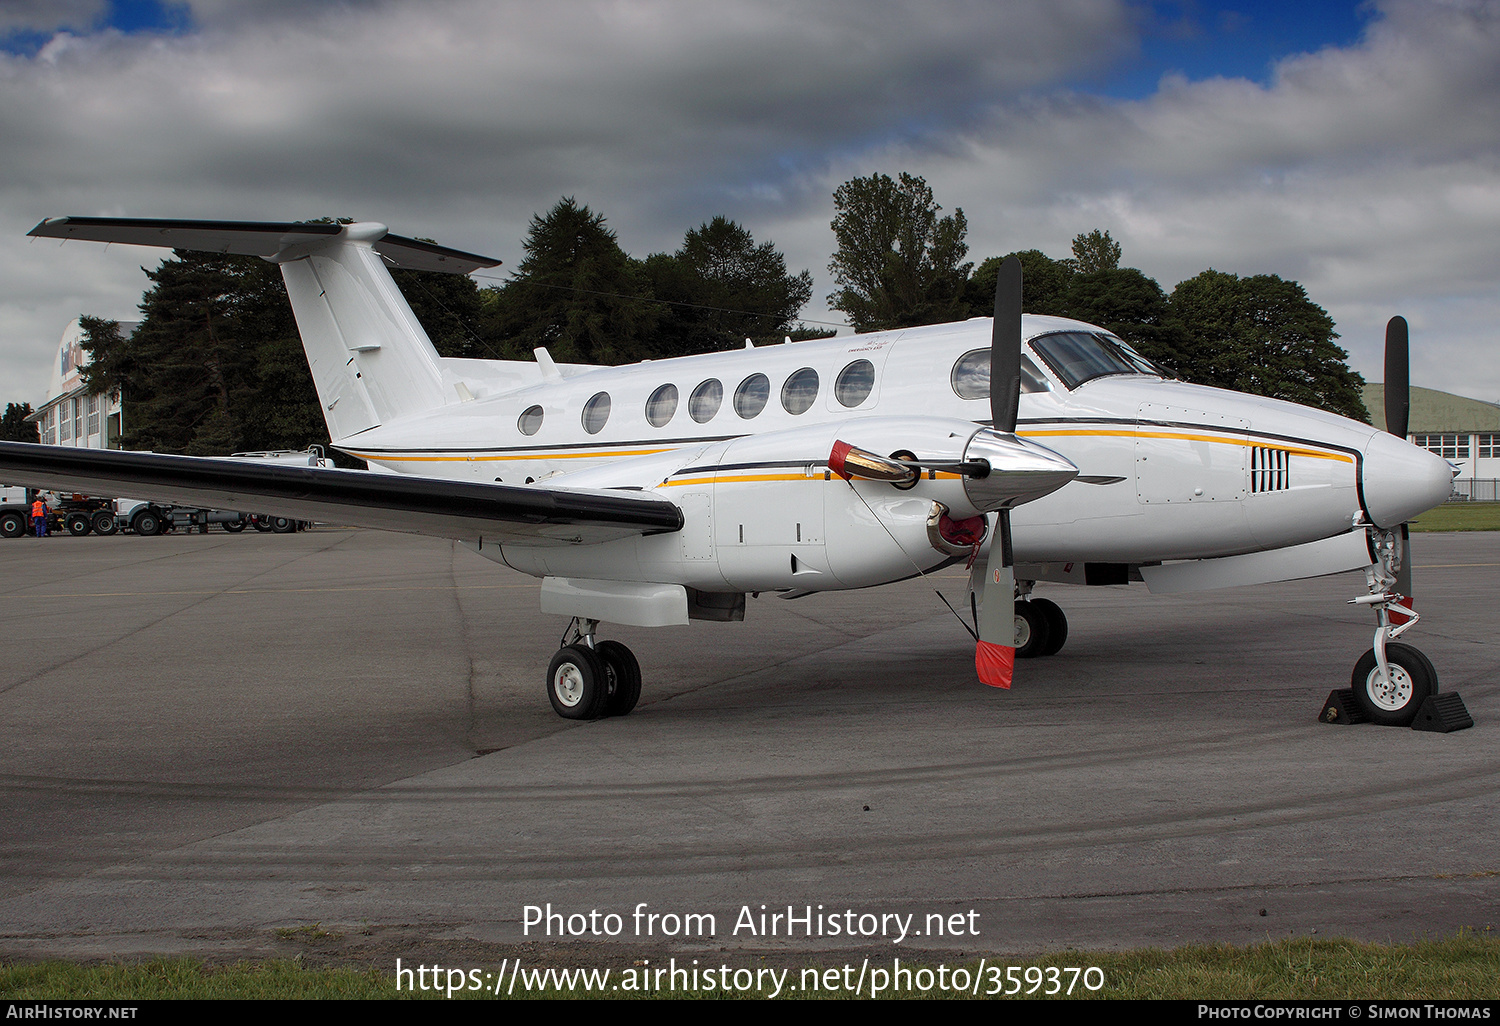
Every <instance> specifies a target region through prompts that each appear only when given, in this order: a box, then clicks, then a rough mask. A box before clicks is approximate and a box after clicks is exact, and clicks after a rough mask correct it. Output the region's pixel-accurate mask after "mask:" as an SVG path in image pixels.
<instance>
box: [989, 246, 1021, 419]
mask: <svg viewBox="0 0 1500 1026" xmlns="http://www.w3.org/2000/svg"><path fill="white" fill-rule="evenodd" d="M1020 405H1021V261H1020V260H1019V259H1017V258H1016V257H1013V256H1012V257H1006V258H1005V261H1004V262H1003V263H1002V264H1001V265H1000V272H999V274H998V275H996V277H995V326H994V329H993V333H992V335H991V336H990V420H991V422H992V423H993V424H994V427H995V430H996V431H1005V432H1008V433H1010V434H1014V433H1015V430H1016V416H1017V414H1018V411H1019V410H1020Z"/></svg>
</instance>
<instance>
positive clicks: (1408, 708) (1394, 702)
mask: <svg viewBox="0 0 1500 1026" xmlns="http://www.w3.org/2000/svg"><path fill="white" fill-rule="evenodd" d="M1385 661H1386V662H1387V663H1389V664H1390V667H1391V677H1392V678H1393V679H1392V680H1390V681H1386V680H1384V679H1383V678H1382V675H1381V673H1380V667H1379V665H1378V664H1377V663H1376V662H1375V650H1374V649H1373V648H1372V649H1370V650H1369V651H1368V652H1366V653H1365V654H1364V655H1362V656H1360V657H1359V662H1357V663H1355V664H1354V673H1353V674H1352V675H1351V676H1350V678H1349V686H1350V687H1352V688H1353V689H1354V699H1355V701H1357V702H1359V704H1360V706H1361V707H1362V708H1363V709H1364V711H1365V713H1366V715H1368V716H1369V717H1370V719H1371V720H1373V721H1374V722H1376V723H1379V724H1382V725H1384V726H1388V727H1409V726H1411V721H1412V720H1414V719H1416V718H1417V710H1418V709H1420V708H1421V707H1422V703H1423V702H1424V701H1426V700H1427V696H1428V695H1435V694H1437V690H1438V676H1437V669H1436V668H1435V667H1434V666H1433V665H1432V660H1430V659H1428V658H1427V656H1425V655H1424V654H1423V653H1422V652H1420V651H1419V650H1417V649H1415V648H1412V647H1411V646H1410V645H1403V644H1400V643H1399V642H1394V641H1393V642H1391V643H1389V644H1388V645H1386V646H1385Z"/></svg>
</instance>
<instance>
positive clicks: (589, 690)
mask: <svg viewBox="0 0 1500 1026" xmlns="http://www.w3.org/2000/svg"><path fill="white" fill-rule="evenodd" d="M608 697H609V678H608V675H607V673H606V671H605V669H604V661H603V660H602V659H600V658H599V656H598V654H597V653H596V652H595V651H594V650H593V649H591V648H589V647H587V646H585V645H569V646H568V647H566V648H563V649H560V650H559V651H558V653H557V655H555V656H553V657H552V665H551V666H549V667H547V698H548V699H549V700H550V701H551V702H552V710H553V711H554V712H556V713H557V715H559V716H561V717H562V718H563V719H565V720H592V719H597V718H598V717H599V716H600V715H602V714H603V712H604V704H605V701H606V700H607V699H608Z"/></svg>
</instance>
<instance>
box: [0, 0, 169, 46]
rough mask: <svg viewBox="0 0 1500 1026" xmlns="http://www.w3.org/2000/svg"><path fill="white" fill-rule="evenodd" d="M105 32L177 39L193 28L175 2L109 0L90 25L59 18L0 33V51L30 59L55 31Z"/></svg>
mask: <svg viewBox="0 0 1500 1026" xmlns="http://www.w3.org/2000/svg"><path fill="white" fill-rule="evenodd" d="M104 29H114V30H116V31H117V32H122V33H124V34H126V35H137V34H147V35H157V36H180V35H184V34H185V33H187V32H190V31H192V29H193V20H192V12H191V11H190V10H189V8H188V6H187V4H185V3H179V2H175V0H111V2H109V3H107V4H105V7H104V10H103V11H102V12H101V14H100V16H99V17H98V18H96V19H94V20H93V21H92V22H83V21H79V22H74V21H72V20H69V19H66V18H59V19H58V20H57V22H56V24H53V25H49V26H46V27H31V28H20V29H16V30H14V31H11V32H0V51H3V52H5V53H11V54H16V55H18V56H21V57H32V56H35V55H36V52H37V51H38V50H40V49H41V48H42V47H43V46H45V45H46V44H47V41H48V40H49V39H51V38H52V37H53V36H54V35H55V34H57V33H58V32H74V33H78V34H88V33H92V32H99V31H102V30H104Z"/></svg>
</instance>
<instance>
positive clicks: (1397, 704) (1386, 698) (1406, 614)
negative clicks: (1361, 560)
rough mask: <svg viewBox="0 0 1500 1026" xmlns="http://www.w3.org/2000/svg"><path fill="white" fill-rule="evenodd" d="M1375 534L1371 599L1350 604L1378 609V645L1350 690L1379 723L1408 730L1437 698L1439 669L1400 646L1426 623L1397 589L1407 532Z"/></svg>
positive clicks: (1358, 666) (1363, 659)
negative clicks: (1401, 639)
mask: <svg viewBox="0 0 1500 1026" xmlns="http://www.w3.org/2000/svg"><path fill="white" fill-rule="evenodd" d="M1369 531H1370V541H1371V543H1372V545H1373V547H1374V550H1375V557H1376V561H1375V563H1374V565H1372V566H1370V567H1369V568H1368V569H1366V570H1365V585H1366V587H1368V588H1369V590H1370V594H1368V595H1361V596H1359V597H1358V598H1353V599H1350V600H1349V601H1350V604H1351V605H1361V606H1369V607H1370V608H1372V609H1374V610H1375V616H1376V619H1377V621H1378V622H1377V624H1376V627H1375V644H1374V645H1373V646H1372V647H1371V649H1370V650H1369V651H1368V652H1366V653H1365V654H1364V655H1362V656H1360V658H1359V662H1357V663H1355V664H1354V673H1353V675H1352V677H1351V679H1350V681H1349V686H1350V687H1351V688H1353V689H1354V699H1355V701H1356V702H1358V703H1359V706H1360V708H1361V709H1363V710H1364V712H1365V715H1367V716H1369V718H1370V719H1371V720H1372V721H1373V722H1375V723H1379V724H1382V725H1384V726H1390V727H1408V726H1411V723H1412V721H1413V720H1415V719H1416V718H1417V711H1418V710H1419V709H1420V708H1421V707H1422V703H1423V702H1425V701H1426V700H1427V697H1428V696H1429V695H1435V694H1437V691H1438V676H1437V670H1436V668H1434V667H1433V665H1432V660H1430V659H1428V658H1427V656H1425V655H1424V654H1423V653H1422V652H1421V651H1419V650H1418V649H1415V648H1413V647H1411V646H1410V645H1402V644H1397V643H1396V642H1395V639H1396V638H1399V637H1400V636H1401V635H1402V634H1405V633H1406V632H1407V631H1408V630H1410V629H1411V627H1412V626H1413V625H1414V624H1415V623H1416V622H1417V621H1418V620H1420V619H1421V618H1422V617H1421V616H1420V615H1419V614H1418V613H1417V612H1416V610H1414V609H1413V608H1412V606H1411V599H1409V598H1407V597H1406V596H1405V595H1402V594H1401V593H1400V592H1398V591H1396V590H1395V589H1396V581H1397V577H1398V575H1399V574H1400V571H1401V563H1402V560H1403V559H1404V558H1405V552H1404V548H1405V547H1404V546H1403V545H1402V541H1401V531H1400V529H1399V528H1398V529H1396V530H1391V531H1387V530H1384V529H1381V528H1377V527H1371V528H1370V529H1369Z"/></svg>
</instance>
